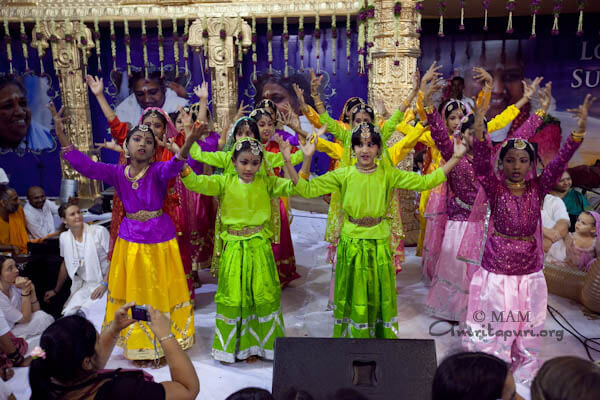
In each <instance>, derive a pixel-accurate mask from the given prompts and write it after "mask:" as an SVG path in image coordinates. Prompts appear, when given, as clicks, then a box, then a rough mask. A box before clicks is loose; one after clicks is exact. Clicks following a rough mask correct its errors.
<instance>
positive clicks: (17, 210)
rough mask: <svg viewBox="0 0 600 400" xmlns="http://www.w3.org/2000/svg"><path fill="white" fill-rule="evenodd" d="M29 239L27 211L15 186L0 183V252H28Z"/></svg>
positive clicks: (14, 253) (16, 253)
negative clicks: (26, 222)
mask: <svg viewBox="0 0 600 400" xmlns="http://www.w3.org/2000/svg"><path fill="white" fill-rule="evenodd" d="M27 241H28V237H27V228H26V226H25V213H24V212H23V207H21V205H20V204H19V196H18V195H17V192H16V191H15V190H14V189H13V188H11V187H8V186H6V185H0V252H9V253H12V254H13V255H18V254H23V253H27Z"/></svg>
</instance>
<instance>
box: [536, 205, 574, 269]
mask: <svg viewBox="0 0 600 400" xmlns="http://www.w3.org/2000/svg"><path fill="white" fill-rule="evenodd" d="M561 220H566V221H567V224H569V223H570V220H569V214H568V213H567V206H565V203H564V201H563V200H562V199H561V198H560V197H557V196H554V195H551V194H547V195H546V197H544V205H543V207H542V226H543V227H544V228H546V229H552V228H554V226H555V225H556V223H557V222H558V221H561ZM566 257H567V254H566V249H565V241H564V239H561V240H559V241H558V242H555V243H552V247H550V250H548V252H547V253H546V259H547V260H548V261H553V262H557V261H565V259H566Z"/></svg>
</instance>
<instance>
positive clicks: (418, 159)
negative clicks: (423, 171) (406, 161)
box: [413, 150, 425, 172]
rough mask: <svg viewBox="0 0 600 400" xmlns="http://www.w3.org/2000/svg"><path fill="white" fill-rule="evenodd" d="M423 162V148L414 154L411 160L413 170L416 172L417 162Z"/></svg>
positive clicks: (417, 168)
mask: <svg viewBox="0 0 600 400" xmlns="http://www.w3.org/2000/svg"><path fill="white" fill-rule="evenodd" d="M424 162H425V150H421V151H419V152H418V153H416V154H415V158H414V162H413V171H414V172H417V171H418V170H419V163H421V164H423V163H424Z"/></svg>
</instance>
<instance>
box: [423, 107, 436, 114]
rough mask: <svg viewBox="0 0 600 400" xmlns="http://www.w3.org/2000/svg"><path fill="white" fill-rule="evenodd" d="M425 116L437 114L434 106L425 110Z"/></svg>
mask: <svg viewBox="0 0 600 400" xmlns="http://www.w3.org/2000/svg"><path fill="white" fill-rule="evenodd" d="M424 109H425V114H428V115H430V114H433V113H434V112H435V107H434V106H426V107H425V108H424Z"/></svg>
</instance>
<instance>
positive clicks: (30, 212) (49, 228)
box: [23, 186, 60, 239]
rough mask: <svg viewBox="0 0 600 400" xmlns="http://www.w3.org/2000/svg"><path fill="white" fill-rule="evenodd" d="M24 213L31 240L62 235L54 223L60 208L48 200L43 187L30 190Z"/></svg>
mask: <svg viewBox="0 0 600 400" xmlns="http://www.w3.org/2000/svg"><path fill="white" fill-rule="evenodd" d="M23 211H24V212H25V221H26V223H27V232H28V233H29V238H30V239H46V238H48V237H53V236H58V235H59V234H60V231H58V230H57V226H56V223H55V221H54V217H55V216H58V206H57V205H56V203H54V202H53V201H50V200H47V199H46V193H45V192H44V189H42V188H41V187H39V186H32V187H30V188H29V190H28V191H27V204H25V207H23Z"/></svg>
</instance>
